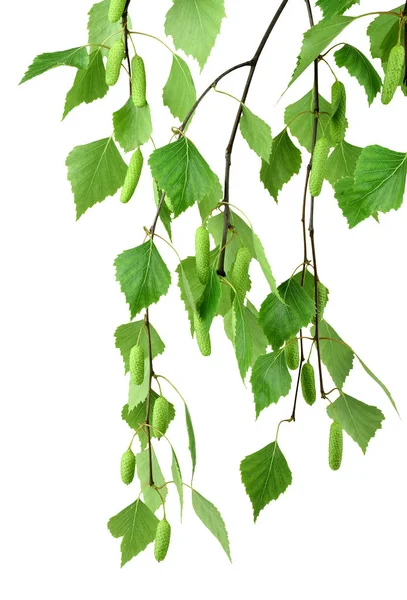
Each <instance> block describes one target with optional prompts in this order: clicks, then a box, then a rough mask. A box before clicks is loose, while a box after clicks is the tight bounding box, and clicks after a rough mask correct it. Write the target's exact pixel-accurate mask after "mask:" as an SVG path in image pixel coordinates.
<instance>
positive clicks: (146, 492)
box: [136, 448, 168, 512]
mask: <svg viewBox="0 0 407 600" xmlns="http://www.w3.org/2000/svg"><path fill="white" fill-rule="evenodd" d="M151 458H152V467H153V481H154V484H155V485H156V486H157V487H159V488H160V494H161V496H162V497H163V498H164V499H165V498H166V497H167V494H168V490H167V487H166V486H164V484H165V479H164V476H163V474H162V471H161V468H160V465H159V463H158V460H157V456H156V453H155V452H154V449H153V448H152V449H151ZM136 465H137V475H138V478H139V480H140V486H141V489H142V492H143V497H144V502H145V503H146V505H147V506H148V508H149V509H150V510H152V511H153V512H156V511H157V510H158V509H159V508H160V507H161V506H162V502H161V498H160V494H159V493H158V492H157V491H156V490H155V489H154V488H152V487H150V455H149V451H148V450H143V451H142V452H139V454H137V456H136ZM162 486H163V487H162Z"/></svg>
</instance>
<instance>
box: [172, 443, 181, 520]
mask: <svg viewBox="0 0 407 600" xmlns="http://www.w3.org/2000/svg"><path fill="white" fill-rule="evenodd" d="M171 473H172V478H173V480H174V484H175V487H176V488H177V492H178V496H179V503H180V507H181V520H182V511H183V507H184V487H183V485H182V475H181V468H180V466H179V461H178V458H177V455H176V454H175V452H174V448H172V463H171Z"/></svg>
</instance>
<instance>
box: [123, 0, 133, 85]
mask: <svg viewBox="0 0 407 600" xmlns="http://www.w3.org/2000/svg"><path fill="white" fill-rule="evenodd" d="M130 2H131V0H127V2H126V6H125V7H124V11H123V15H122V24H123V29H124V45H125V49H126V60H127V68H128V71H129V87H130V97H131V94H132V82H131V62H130V53H129V37H130V32H129V28H128V26H127V21H128V14H129V5H130Z"/></svg>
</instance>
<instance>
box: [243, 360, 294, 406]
mask: <svg viewBox="0 0 407 600" xmlns="http://www.w3.org/2000/svg"><path fill="white" fill-rule="evenodd" d="M291 381H292V380H291V375H290V372H289V370H288V368H287V362H286V358H285V352H284V349H283V350H279V351H278V352H272V353H271V354H265V355H264V356H260V357H259V358H258V359H257V360H256V362H255V363H254V366H253V370H252V376H251V379H250V382H251V384H252V390H253V395H254V403H255V406H256V416H257V417H258V416H259V414H260V413H261V411H262V410H263V409H265V408H267V407H268V406H270V404H275V403H276V402H278V400H279V399H280V398H282V397H284V396H287V394H288V393H289V391H290V389H291Z"/></svg>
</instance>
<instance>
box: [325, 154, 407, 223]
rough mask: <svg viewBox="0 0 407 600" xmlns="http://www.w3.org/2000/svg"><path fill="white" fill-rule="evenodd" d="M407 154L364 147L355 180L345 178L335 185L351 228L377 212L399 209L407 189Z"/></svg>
mask: <svg viewBox="0 0 407 600" xmlns="http://www.w3.org/2000/svg"><path fill="white" fill-rule="evenodd" d="M406 176H407V154H406V153H404V152H394V151H393V150H388V149H387V148H383V147H382V146H367V148H364V149H363V150H362V153H361V155H360V158H359V160H358V163H357V165H356V170H355V178H354V180H352V179H350V178H345V179H341V180H339V181H338V182H337V183H336V185H335V197H336V198H337V200H338V203H339V206H340V208H341V209H342V212H343V214H344V216H345V217H346V219H347V221H348V224H349V227H351V228H352V227H355V225H357V224H358V223H361V222H362V221H363V220H364V219H367V218H368V217H370V216H372V215H373V214H374V213H375V212H383V213H387V212H389V211H390V210H392V209H394V210H397V209H398V208H400V206H401V204H402V202H403V197H404V192H405V188H406Z"/></svg>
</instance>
